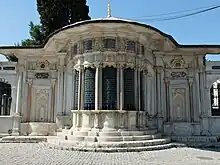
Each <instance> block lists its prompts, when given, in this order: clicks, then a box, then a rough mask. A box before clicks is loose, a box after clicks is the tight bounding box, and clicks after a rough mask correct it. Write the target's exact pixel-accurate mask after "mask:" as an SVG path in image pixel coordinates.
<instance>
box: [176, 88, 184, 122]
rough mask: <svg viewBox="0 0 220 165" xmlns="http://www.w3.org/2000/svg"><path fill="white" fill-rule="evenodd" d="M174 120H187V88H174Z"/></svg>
mask: <svg viewBox="0 0 220 165" xmlns="http://www.w3.org/2000/svg"><path fill="white" fill-rule="evenodd" d="M172 110H173V113H172V114H173V116H172V118H173V121H186V119H187V117H186V89H184V88H173V89H172Z"/></svg>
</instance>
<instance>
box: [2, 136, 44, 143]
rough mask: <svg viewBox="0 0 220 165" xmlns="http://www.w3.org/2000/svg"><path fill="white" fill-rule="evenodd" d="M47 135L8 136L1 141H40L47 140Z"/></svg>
mask: <svg viewBox="0 0 220 165" xmlns="http://www.w3.org/2000/svg"><path fill="white" fill-rule="evenodd" d="M47 139H48V137H47V136H6V137H3V138H2V139H1V140H0V143H39V142H47Z"/></svg>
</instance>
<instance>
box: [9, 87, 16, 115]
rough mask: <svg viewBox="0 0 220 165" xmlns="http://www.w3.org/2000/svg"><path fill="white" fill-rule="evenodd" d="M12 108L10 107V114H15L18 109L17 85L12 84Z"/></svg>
mask: <svg viewBox="0 0 220 165" xmlns="http://www.w3.org/2000/svg"><path fill="white" fill-rule="evenodd" d="M11 97H12V101H11V108H10V115H13V114H15V109H16V87H15V86H12V87H11Z"/></svg>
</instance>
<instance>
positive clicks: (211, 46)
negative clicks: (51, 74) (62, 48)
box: [0, 19, 220, 49]
mask: <svg viewBox="0 0 220 165" xmlns="http://www.w3.org/2000/svg"><path fill="white" fill-rule="evenodd" d="M90 23H127V24H132V25H137V26H142V27H145V28H148V29H151V30H153V31H155V32H157V33H159V34H160V35H162V36H164V37H165V38H167V39H169V40H170V41H172V42H173V44H174V45H175V46H176V47H177V48H220V45H206V44H202V45H199V44H198V45H183V44H179V43H178V42H177V41H176V40H175V39H174V38H173V37H172V36H171V35H168V34H166V33H164V32H162V31H160V30H159V29H157V28H155V27H152V26H150V25H147V24H143V23H138V22H134V21H129V20H123V19H97V20H87V21H82V22H77V23H75V24H72V25H68V26H65V27H63V28H61V29H58V30H56V31H55V32H53V33H51V34H50V35H49V36H48V37H47V39H46V40H45V42H44V44H42V45H34V46H0V49H40V48H43V47H44V46H45V45H46V43H47V42H48V40H49V39H50V38H51V37H53V36H54V35H55V34H57V33H59V32H61V31H63V30H67V29H70V28H74V27H78V26H82V25H86V24H90Z"/></svg>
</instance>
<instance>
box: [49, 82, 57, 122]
mask: <svg viewBox="0 0 220 165" xmlns="http://www.w3.org/2000/svg"><path fill="white" fill-rule="evenodd" d="M51 85H52V94H51V113H50V122H51V123H54V100H55V86H56V79H53V80H52V82H51Z"/></svg>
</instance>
